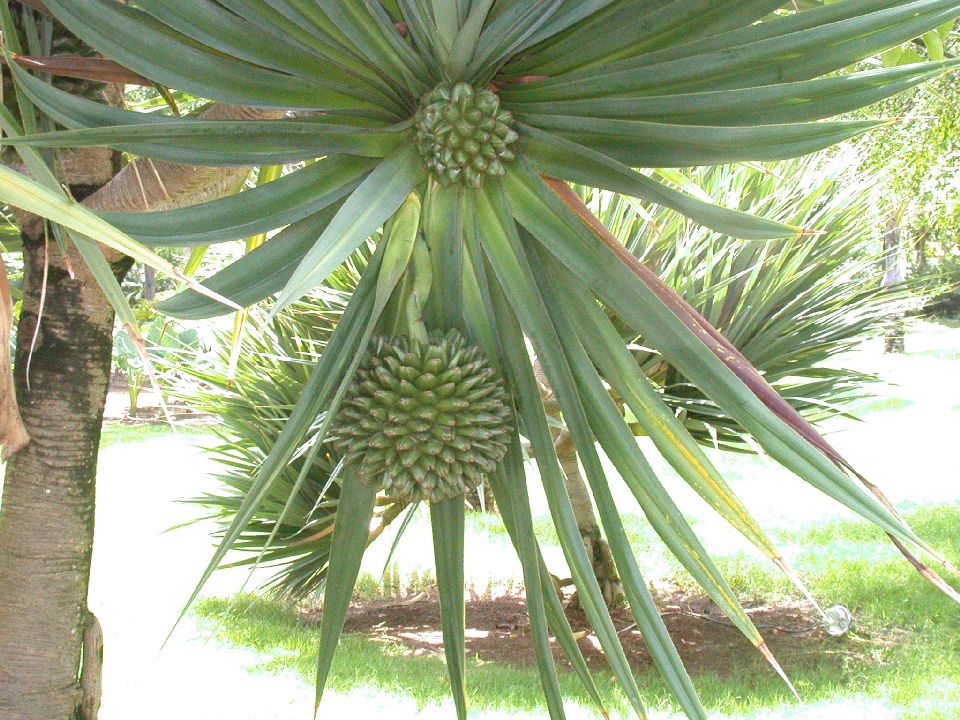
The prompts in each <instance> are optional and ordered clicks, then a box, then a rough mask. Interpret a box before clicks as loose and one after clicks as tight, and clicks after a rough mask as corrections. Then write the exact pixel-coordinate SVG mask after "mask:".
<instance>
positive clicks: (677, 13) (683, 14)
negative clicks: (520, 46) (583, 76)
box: [510, 0, 783, 77]
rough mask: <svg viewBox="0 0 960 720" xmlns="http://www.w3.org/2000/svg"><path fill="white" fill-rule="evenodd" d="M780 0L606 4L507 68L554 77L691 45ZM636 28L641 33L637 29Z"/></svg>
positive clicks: (743, 22) (758, 15)
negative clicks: (627, 58) (664, 48)
mask: <svg viewBox="0 0 960 720" xmlns="http://www.w3.org/2000/svg"><path fill="white" fill-rule="evenodd" d="M582 4H584V5H586V3H582ZM782 4H783V3H782V2H779V1H778V0H748V1H747V2H744V0H709V1H706V2H704V1H703V0H678V1H676V2H669V3H652V2H649V0H620V1H619V2H615V3H607V4H606V5H607V7H604V8H602V9H601V10H600V11H599V12H596V13H594V14H593V15H591V16H589V17H587V18H585V19H584V20H583V21H582V22H580V23H578V24H577V25H576V26H575V27H573V28H571V29H570V31H569V32H566V33H562V34H560V35H559V36H557V37H550V38H545V39H544V40H545V42H543V44H542V45H541V47H540V48H537V49H534V50H533V51H532V52H531V53H529V54H528V55H526V56H521V57H519V58H517V61H516V62H514V63H511V66H510V69H511V70H513V71H520V70H522V71H523V72H525V73H529V74H543V75H548V76H551V77H555V76H558V75H562V74H565V73H567V72H568V71H571V70H574V69H578V68H585V67H595V66H597V65H602V64H606V63H610V62H611V61H613V60H616V59H618V58H620V57H630V56H633V55H637V54H640V53H644V52H649V51H651V50H655V49H656V48H659V47H663V46H667V45H671V44H680V45H686V44H694V45H695V44H696V43H693V41H695V40H697V39H699V38H702V37H706V36H710V35H721V34H723V33H725V32H726V31H728V30H732V29H736V28H740V27H744V26H747V25H750V24H751V23H753V22H754V21H756V20H759V19H760V18H762V17H764V16H765V15H767V14H768V13H770V12H772V11H774V10H776V9H777V7H778V6H780V5H782ZM638 27H642V28H643V32H637V28H638Z"/></svg>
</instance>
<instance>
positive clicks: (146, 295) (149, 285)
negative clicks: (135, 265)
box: [143, 265, 157, 302]
mask: <svg viewBox="0 0 960 720" xmlns="http://www.w3.org/2000/svg"><path fill="white" fill-rule="evenodd" d="M156 297H157V271H156V270H154V269H153V268H152V267H150V266H149V265H144V266H143V299H144V300H146V301H148V302H149V301H150V300H154V299H155V298H156Z"/></svg>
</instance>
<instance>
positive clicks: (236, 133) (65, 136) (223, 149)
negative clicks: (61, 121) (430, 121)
mask: <svg viewBox="0 0 960 720" xmlns="http://www.w3.org/2000/svg"><path fill="white" fill-rule="evenodd" d="M407 128H408V125H407V124H406V123H401V124H400V125H396V126H394V127H391V128H383V129H377V130H371V129H366V128H357V127H354V126H351V125H329V124H326V123H323V122H310V121H304V122H301V121H294V120H264V121H259V120H193V121H185V122H160V123H152V124H135V125H121V126H115V127H100V128H86V129H79V130H63V131H60V132H49V133H44V134H42V135H26V136H23V137H19V138H8V139H4V140H3V143H4V144H7V145H27V146H31V147H55V148H68V147H98V146H103V145H108V146H111V147H116V148H119V149H121V150H124V151H125V152H130V153H133V154H136V155H145V156H147V157H153V158H156V159H159V160H166V161H168V162H180V163H184V162H189V163H190V164H193V165H212V166H221V165H244V166H245V165H278V164H281V163H289V162H296V161H299V160H311V159H313V158H317V157H320V156H323V155H329V154H340V153H343V154H348V155H359V156H362V157H375V158H381V157H385V156H387V155H389V154H390V153H392V152H393V151H394V148H396V147H397V146H398V145H400V144H401V143H403V142H404V141H405V140H409V137H408V135H407V133H406V132H405V131H406V130H407Z"/></svg>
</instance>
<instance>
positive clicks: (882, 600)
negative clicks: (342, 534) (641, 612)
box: [196, 506, 960, 720]
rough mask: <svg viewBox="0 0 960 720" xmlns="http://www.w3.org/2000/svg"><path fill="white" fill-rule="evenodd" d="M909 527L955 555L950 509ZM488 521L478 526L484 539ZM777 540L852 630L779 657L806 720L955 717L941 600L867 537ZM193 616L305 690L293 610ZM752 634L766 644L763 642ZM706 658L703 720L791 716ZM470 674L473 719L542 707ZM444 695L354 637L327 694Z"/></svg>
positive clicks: (775, 580)
mask: <svg viewBox="0 0 960 720" xmlns="http://www.w3.org/2000/svg"><path fill="white" fill-rule="evenodd" d="M909 519H910V521H911V523H912V524H913V525H914V526H915V527H916V529H917V530H919V531H920V532H921V534H922V535H923V536H924V537H926V538H928V539H930V540H931V541H932V542H933V544H934V545H936V546H937V547H940V548H941V549H943V550H944V551H945V552H946V553H947V554H948V555H949V556H951V557H958V556H960V534H958V533H957V531H956V528H957V527H960V506H943V507H937V508H928V509H924V510H920V511H917V512H915V513H913V514H912V515H911V516H910V518H909ZM474 522H477V520H476V519H474ZM494 522H495V521H494V520H492V519H491V518H489V517H488V518H485V519H484V520H483V523H484V524H485V525H486V526H488V527H487V529H488V530H489V529H492V528H490V527H489V526H490V525H492V524H494ZM778 536H779V537H777V538H776V539H777V540H779V541H781V542H782V543H796V544H798V545H802V546H803V547H804V548H806V549H805V550H804V552H803V553H802V554H801V555H800V556H799V557H798V558H797V560H796V565H797V566H798V568H799V569H800V571H801V572H802V574H803V576H804V578H805V579H806V581H807V582H808V584H809V586H810V587H811V589H812V590H813V592H814V593H815V595H816V596H818V597H819V598H821V599H823V598H829V601H830V602H831V603H840V604H843V605H845V606H847V607H849V608H850V609H851V610H852V612H853V614H854V616H855V618H856V628H855V631H854V632H853V633H852V634H851V635H849V636H847V637H845V638H842V639H836V640H833V639H829V640H828V639H825V638H823V637H822V635H820V634H819V633H811V634H809V635H816V636H817V637H818V638H819V639H818V640H817V642H811V638H810V637H806V638H805V637H798V638H797V640H796V643H795V644H796V651H795V652H794V651H790V652H788V653H787V654H786V655H784V653H782V652H781V653H780V659H781V661H782V662H783V664H784V666H785V668H786V670H787V672H788V674H789V675H790V677H791V679H792V681H793V682H794V684H795V685H796V686H797V688H798V690H799V691H800V694H801V696H802V697H803V699H804V702H805V704H806V705H807V706H808V707H807V708H806V709H807V710H808V711H815V710H816V708H817V707H818V706H821V705H822V704H823V705H826V706H830V707H832V708H833V709H836V704H837V703H838V702H842V701H848V702H851V703H854V704H855V706H856V708H857V710H858V711H860V712H862V711H865V710H867V709H869V708H872V709H871V710H870V716H871V717H872V718H883V717H891V718H894V717H895V718H902V719H904V720H907V719H909V720H955V718H957V717H960V613H958V612H957V609H956V606H955V605H954V604H953V603H952V602H951V601H950V600H948V599H947V598H945V597H943V596H942V595H940V594H939V593H938V592H937V591H936V590H934V589H933V588H932V587H930V586H929V585H928V584H927V583H925V582H923V581H922V580H921V579H920V578H919V577H918V576H917V575H916V574H914V573H913V572H912V571H911V570H910V568H909V567H908V566H907V565H906V563H905V562H904V560H903V559H902V558H900V556H899V555H898V553H897V552H896V550H895V549H894V548H893V547H892V546H890V544H889V543H887V542H885V541H884V538H883V537H882V536H880V537H878V534H877V533H876V532H875V531H874V530H873V529H872V528H870V527H869V526H867V525H864V524H861V523H856V522H840V523H830V524H826V525H821V526H818V527H813V528H808V529H804V530H800V531H794V532H781V533H778ZM719 562H720V565H721V569H722V570H724V571H725V574H726V575H727V577H728V578H729V579H730V581H731V584H732V585H733V587H734V589H735V590H736V591H737V592H738V594H739V595H740V597H741V600H742V601H743V602H744V603H745V604H746V605H747V607H752V606H755V605H757V604H762V603H769V602H784V601H789V600H791V599H794V600H795V593H794V591H793V590H792V587H791V586H790V584H789V583H788V582H786V581H785V580H784V579H783V578H782V577H781V576H780V575H779V574H777V573H776V572H775V571H772V570H770V569H769V568H768V567H767V566H766V565H764V564H763V563H761V562H760V561H758V560H756V559H755V558H752V557H750V556H744V555H738V556H729V557H724V558H720V559H719ZM672 581H673V583H674V584H675V585H677V586H679V587H681V588H683V586H685V585H687V584H689V581H688V580H687V579H686V578H684V577H683V576H680V575H677V576H674V577H673V578H672ZM368 587H369V581H368ZM196 612H197V613H198V615H199V616H200V617H202V618H204V619H205V621H206V622H207V623H208V628H209V629H210V631H211V632H212V633H213V634H214V635H215V636H217V637H219V638H220V639H222V640H225V641H227V642H229V643H231V644H236V645H240V646H244V647H247V648H251V649H254V650H257V651H258V652H261V653H263V662H262V665H261V667H262V668H263V669H265V670H271V671H277V670H294V671H296V672H298V673H299V674H301V675H302V676H303V678H304V679H305V680H311V679H312V677H313V672H314V663H315V656H316V644H317V638H318V631H317V628H316V627H315V626H312V625H306V624H304V623H302V622H300V620H299V619H298V617H297V615H296V613H295V612H294V611H292V610H290V609H288V608H285V607H283V606H282V605H280V604H279V603H276V602H272V601H269V600H265V599H263V598H254V597H251V596H238V597H234V598H231V599H206V600H204V601H202V602H201V603H200V604H199V605H198V606H197V610H196ZM761 631H762V632H764V633H765V634H766V635H770V634H771V630H770V629H766V630H764V629H763V628H761ZM788 644H789V642H788ZM703 653H705V654H706V658H701V659H700V661H699V662H698V663H697V666H698V668H699V670H698V671H697V672H695V674H694V679H695V682H696V684H697V687H698V688H699V690H700V692H701V696H702V699H703V701H704V704H705V706H706V707H707V709H708V711H710V712H711V717H738V718H741V717H744V718H754V717H755V718H773V717H784V718H787V717H799V715H795V714H794V713H795V712H797V711H798V710H799V708H798V707H797V706H796V704H795V703H794V702H793V701H792V700H791V699H790V696H789V694H788V692H787V691H786V689H785V687H784V686H783V684H782V683H781V682H780V680H779V679H778V678H777V677H776V676H775V675H774V673H773V672H772V671H770V670H768V669H767V668H766V667H765V666H764V663H763V662H762V661H761V660H760V659H759V657H757V655H756V653H754V652H752V651H751V650H750V648H749V645H747V644H746V643H744V644H743V646H742V647H741V648H739V649H733V650H731V649H729V648H714V649H711V648H710V647H709V646H708V647H705V648H704V649H703ZM711 666H713V667H715V668H716V669H715V670H712V671H711V670H710V669H708V668H709V667H711ZM468 673H469V683H470V692H471V694H470V699H471V705H472V707H473V709H474V711H475V712H474V716H475V717H481V718H482V717H487V716H489V717H494V716H499V715H498V713H500V712H502V711H504V710H508V711H532V710H535V709H537V708H538V707H540V705H539V701H538V698H539V695H540V690H539V682H538V680H537V676H536V672H535V670H534V669H533V668H531V667H516V666H514V665H507V664H502V663H498V662H492V661H490V660H488V659H482V658H476V657H475V658H472V659H471V660H470V662H469V664H468ZM637 676H638V682H639V684H640V687H641V690H642V691H643V693H644V698H645V700H646V701H647V704H648V707H649V708H651V709H653V710H657V711H659V712H658V713H657V714H660V715H663V716H672V715H674V713H675V712H676V709H675V707H674V705H673V703H672V702H671V700H670V699H669V697H668V695H667V693H666V691H665V690H664V687H663V685H662V683H661V682H660V678H659V676H658V675H657V673H656V671H655V670H653V669H651V668H640V669H639V670H638V673H637ZM446 682H447V681H446V675H445V670H444V663H443V660H442V659H441V658H440V657H437V656H433V655H431V656H428V657H423V656H418V655H416V654H415V653H413V652H411V650H410V648H409V647H408V646H407V645H404V644H401V643H399V642H385V641H384V640H383V638H382V637H381V638H371V637H369V636H364V635H356V634H353V635H347V636H345V637H344V639H343V641H342V642H341V647H340V650H339V652H338V655H337V658H336V660H335V661H334V669H333V675H332V677H331V680H330V685H329V687H330V688H331V689H335V690H341V691H348V690H353V689H356V688H357V687H364V686H366V687H371V688H376V689H378V690H381V691H386V692H389V693H392V694H397V695H400V696H407V697H412V698H414V699H415V700H416V702H417V703H418V704H419V705H421V706H424V705H427V704H431V703H437V702H440V701H441V700H443V699H444V698H445V697H446V695H447V687H446ZM597 683H598V686H599V688H600V691H601V693H602V694H603V696H604V698H605V699H606V701H607V703H608V705H609V707H610V708H611V709H616V710H618V711H620V712H623V713H624V715H625V716H626V715H627V713H626V709H625V706H624V704H623V699H622V697H621V696H620V695H619V693H618V692H617V691H616V690H615V689H614V684H613V681H612V679H611V677H610V676H609V675H608V674H607V673H605V672H599V673H597ZM563 685H564V690H565V692H566V693H567V695H568V696H569V697H571V698H574V699H578V700H579V701H581V702H584V703H586V700H585V698H584V694H583V692H582V690H581V689H580V687H579V686H578V683H577V680H576V679H575V678H574V677H573V676H572V675H571V674H569V673H567V674H565V675H564V677H563ZM851 707H852V706H851ZM851 712H852V711H851ZM814 716H815V715H811V717H814ZM823 717H826V716H823ZM829 717H831V718H832V717H850V718H853V717H860V714H859V712H857V713H856V714H847V715H834V714H832V713H831V714H830V715H829ZM864 717H866V715H865V716H864Z"/></svg>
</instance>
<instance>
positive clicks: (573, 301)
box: [540, 250, 780, 559]
mask: <svg viewBox="0 0 960 720" xmlns="http://www.w3.org/2000/svg"><path fill="white" fill-rule="evenodd" d="M540 259H541V261H542V262H543V265H544V267H545V268H546V269H547V270H546V271H547V278H548V279H549V280H550V281H551V282H552V283H553V285H552V287H555V288H556V291H557V292H558V293H560V294H561V295H562V296H563V297H564V298H565V299H566V301H567V303H568V306H569V307H575V308H576V313H577V321H578V322H577V324H576V325H573V324H572V323H570V322H569V321H568V327H570V329H571V332H574V333H575V334H576V336H577V337H578V338H579V342H580V345H581V346H582V347H583V349H584V350H585V351H586V352H587V354H588V355H589V357H590V359H591V360H592V362H593V363H594V365H595V366H596V367H597V368H598V370H599V371H600V372H601V374H602V375H603V376H604V379H605V380H607V382H609V383H610V385H611V387H612V388H613V389H614V390H615V391H616V393H617V394H618V395H619V396H620V397H621V398H622V399H623V400H624V402H626V403H627V406H628V407H629V408H630V409H631V410H632V411H633V414H634V416H635V417H636V418H637V421H638V422H639V423H640V425H642V426H643V428H644V430H645V431H646V433H647V434H648V435H649V436H650V439H651V440H652V441H653V443H654V445H656V447H657V449H658V450H659V451H660V453H661V454H662V455H663V457H664V459H666V460H667V462H669V463H670V465H671V466H672V467H673V468H674V469H675V470H676V471H677V473H678V474H679V475H680V476H681V477H682V478H683V479H684V480H685V481H686V482H687V484H689V485H690V486H691V487H692V488H693V489H694V490H696V492H697V493H698V494H699V495H700V496H701V497H702V498H703V499H704V500H706V501H707V502H708V503H709V504H710V506H711V507H713V508H714V509H715V510H716V511H717V512H718V513H719V514H720V515H721V516H722V517H723V518H724V519H725V520H726V521H727V522H729V523H730V524H731V525H732V526H733V527H734V528H736V530H737V531H738V532H740V533H741V534H742V535H743V536H744V537H746V538H747V539H748V540H749V541H750V542H752V543H753V544H754V545H756V546H757V547H758V548H759V549H760V550H761V551H762V552H763V553H764V554H765V555H767V557H769V558H771V559H779V558H780V554H779V552H777V550H776V547H775V546H774V545H773V543H772V542H771V541H770V540H769V539H768V538H767V536H766V534H765V533H764V532H763V530H762V529H761V528H760V526H759V524H758V523H757V521H756V520H754V518H753V517H752V516H751V515H750V513H749V511H748V510H747V509H746V507H745V506H744V505H743V503H742V502H741V501H740V500H739V499H738V498H737V496H736V493H734V492H733V489H732V488H731V487H730V486H729V485H728V484H727V482H726V481H725V480H724V479H723V477H722V476H721V475H720V473H719V472H718V471H717V469H716V468H715V467H714V465H713V463H712V462H711V461H710V459H709V458H708V457H707V456H706V454H705V453H704V452H703V450H702V449H701V448H700V446H699V445H698V444H697V442H696V441H695V440H694V439H693V438H692V437H691V436H690V433H689V432H687V430H686V428H684V426H683V423H681V422H680V420H678V419H677V417H676V415H674V414H673V413H672V412H671V411H670V408H669V407H668V406H667V405H666V404H665V403H664V402H663V399H662V398H661V397H660V396H659V395H658V393H657V391H656V390H655V389H654V388H653V386H652V384H651V383H650V381H649V380H648V379H647V377H646V375H644V374H643V371H642V370H641V369H640V368H639V367H638V366H637V363H636V360H634V358H633V356H632V355H631V354H630V352H629V350H627V348H626V346H625V345H624V343H623V340H622V338H621V337H620V336H619V335H618V334H617V331H616V329H615V328H614V327H613V324H612V323H611V322H610V320H609V319H608V318H607V317H606V315H604V313H603V311H602V310H601V308H600V306H599V305H598V304H597V302H596V300H595V299H594V298H593V296H592V295H591V294H590V292H589V290H588V289H587V288H585V287H584V286H583V285H582V284H580V283H578V282H576V281H575V280H574V278H573V277H572V276H571V275H570V274H569V273H568V272H567V271H566V270H565V269H563V267H562V266H561V265H560V264H559V263H558V262H557V261H556V260H555V259H554V258H552V257H549V256H547V255H546V253H545V252H544V251H543V250H541V258H540ZM544 290H545V292H547V291H549V290H550V288H548V287H547V285H546V282H545V283H544ZM551 307H552V305H551ZM558 312H560V310H558Z"/></svg>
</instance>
